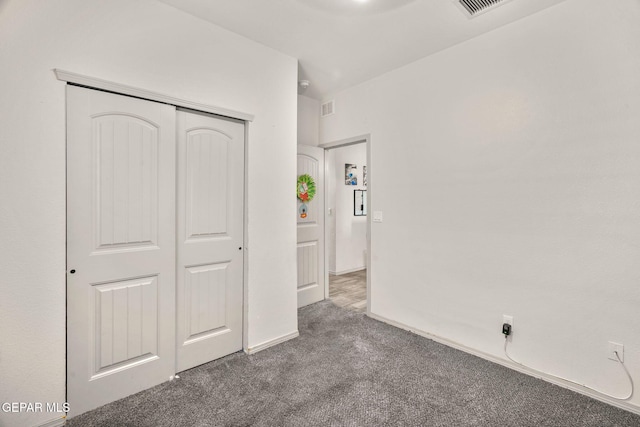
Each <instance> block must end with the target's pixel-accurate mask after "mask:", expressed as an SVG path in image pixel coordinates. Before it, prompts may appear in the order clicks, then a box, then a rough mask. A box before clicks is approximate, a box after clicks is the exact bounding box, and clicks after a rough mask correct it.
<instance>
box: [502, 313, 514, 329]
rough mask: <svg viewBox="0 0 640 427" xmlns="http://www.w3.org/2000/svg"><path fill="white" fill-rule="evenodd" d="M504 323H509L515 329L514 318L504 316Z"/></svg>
mask: <svg viewBox="0 0 640 427" xmlns="http://www.w3.org/2000/svg"><path fill="white" fill-rule="evenodd" d="M502 323H508V324H509V325H511V327H512V328H513V316H509V315H508V314H503V315H502Z"/></svg>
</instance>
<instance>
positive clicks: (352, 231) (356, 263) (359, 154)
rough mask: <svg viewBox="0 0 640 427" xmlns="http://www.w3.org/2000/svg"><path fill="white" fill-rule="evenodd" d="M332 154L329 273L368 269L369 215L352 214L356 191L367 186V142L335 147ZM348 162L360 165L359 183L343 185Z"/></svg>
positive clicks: (330, 151)
mask: <svg viewBox="0 0 640 427" xmlns="http://www.w3.org/2000/svg"><path fill="white" fill-rule="evenodd" d="M329 153H330V155H329V157H328V161H329V162H330V164H329V174H331V175H332V176H331V180H330V188H331V189H330V191H329V194H328V195H329V207H330V208H331V212H332V215H331V216H330V217H329V225H328V226H329V245H330V246H329V272H330V273H332V274H344V273H349V272H351V271H356V270H362V269H363V268H366V260H365V251H366V249H367V217H366V216H354V215H353V190H366V189H367V187H366V186H365V185H364V182H363V176H362V174H363V166H366V165H367V145H366V144H364V143H363V144H356V145H350V146H347V147H340V148H335V149H332V150H329ZM345 163H350V164H355V165H357V166H358V170H357V177H358V185H357V186H356V185H345V184H344V180H345V177H344V165H345Z"/></svg>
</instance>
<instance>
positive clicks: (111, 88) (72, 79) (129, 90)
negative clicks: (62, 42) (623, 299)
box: [53, 68, 254, 122]
mask: <svg viewBox="0 0 640 427" xmlns="http://www.w3.org/2000/svg"><path fill="white" fill-rule="evenodd" d="M53 71H54V73H55V74H56V78H57V79H58V80H60V81H63V82H67V83H71V84H75V85H78V86H84V87H88V88H92V89H100V90H104V91H107V92H113V93H116V94H119V95H128V96H132V97H135V98H141V99H146V100H148V101H156V102H161V103H164V104H170V105H175V106H176V107H183V108H188V109H191V110H198V111H203V112H205V113H211V114H216V115H218V116H223V117H229V118H232V119H239V120H244V121H247V122H252V121H253V119H254V115H253V114H249V113H244V112H242V111H235V110H230V109H228V108H222V107H217V106H215V105H207V104H200V103H197V102H191V101H187V100H186V99H181V98H176V97H173V96H170V95H164V94H162V93H158V92H153V91H150V90H146V89H140V88H137V87H133V86H128V85H123V84H120V83H115V82H112V81H109V80H103V79H99V78H97V77H91V76H85V75H82V74H77V73H72V72H71V71H65V70H61V69H59V68H56V69H54V70H53Z"/></svg>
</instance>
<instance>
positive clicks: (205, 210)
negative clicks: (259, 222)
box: [177, 110, 244, 372]
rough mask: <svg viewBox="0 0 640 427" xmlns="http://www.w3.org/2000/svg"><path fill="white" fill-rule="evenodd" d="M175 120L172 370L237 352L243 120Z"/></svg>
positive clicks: (185, 115)
mask: <svg viewBox="0 0 640 427" xmlns="http://www.w3.org/2000/svg"><path fill="white" fill-rule="evenodd" d="M177 117H178V245H177V248H178V267H177V268H178V270H177V284H178V288H177V289H178V292H177V298H178V305H177V319H178V323H177V334H178V342H177V345H178V352H177V371H178V372H180V371H183V370H185V369H189V368H192V367H194V366H197V365H200V364H202V363H205V362H209V361H211V360H214V359H217V358H219V357H222V356H225V355H227V354H230V353H233V352H235V351H238V350H241V349H242V300H243V286H242V283H243V279H242V277H243V250H242V245H243V225H244V221H243V217H244V209H243V206H244V123H242V122H240V121H237V120H232V119H225V118H221V117H215V116H211V115H208V114H204V113H196V112H189V111H183V110H179V111H178V116H177Z"/></svg>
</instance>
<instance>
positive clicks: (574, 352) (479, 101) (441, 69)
mask: <svg viewBox="0 0 640 427" xmlns="http://www.w3.org/2000/svg"><path fill="white" fill-rule="evenodd" d="M477 19H481V18H477ZM638 22H640V2H638V1H637V0H618V1H616V2H601V1H598V0H568V1H566V2H563V3H561V4H559V5H558V6H555V7H553V8H550V9H547V10H544V11H542V12H540V13H538V14H536V15H533V16H531V17H529V18H526V19H523V20H520V21H518V22H515V23H513V24H510V25H508V26H505V27H503V28H500V29H498V30H495V31H492V32H490V33H487V34H485V35H483V36H481V37H479V38H476V39H474V40H471V41H469V42H466V43H463V44H460V45H457V46H455V47H453V48H451V49H448V50H445V51H442V52H440V53H438V54H435V55H432V56H430V57H428V58H425V59H423V60H420V61H418V62H415V63H413V64H411V65H409V66H406V67H404V68H401V69H398V70H395V71H393V72H390V73H388V74H386V75H384V76H381V77H379V78H376V79H374V80H371V81H369V82H366V83H364V84H362V85H359V86H357V87H354V88H352V89H348V90H346V91H344V92H341V93H338V94H336V95H335V102H336V111H337V112H338V113H336V114H335V115H332V116H329V117H326V118H324V119H323V120H322V123H321V143H325V142H329V141H336V140H340V139H343V138H347V137H349V136H352V135H361V134H365V133H371V146H372V157H371V162H372V164H371V169H372V170H373V171H374V172H375V187H373V194H372V195H371V196H372V201H373V203H374V205H373V207H372V210H379V211H383V213H384V222H383V223H374V224H373V229H372V266H371V267H370V272H371V276H372V279H371V310H372V312H373V313H374V314H376V315H379V316H383V317H385V318H387V319H390V320H393V321H395V322H399V323H401V324H404V325H408V326H410V327H412V328H414V329H417V330H421V331H425V332H428V333H431V334H434V335H437V336H440V337H443V338H445V339H448V340H450V341H453V342H456V343H460V344H462V345H464V346H467V347H469V348H471V349H473V350H474V351H479V352H484V353H486V354H489V355H492V356H495V357H499V358H502V359H504V356H503V351H502V346H503V343H504V338H503V337H502V334H501V333H500V331H501V323H502V315H503V314H510V315H513V316H514V317H515V319H514V321H515V323H514V335H513V342H512V347H511V354H512V356H513V357H514V358H516V359H518V360H520V361H521V362H522V363H524V364H526V365H528V366H531V367H533V368H536V369H538V370H540V371H543V372H546V373H553V374H557V375H562V376H565V377H567V378H569V379H572V380H575V381H578V382H580V383H583V384H587V385H589V386H591V387H594V388H597V389H600V390H602V391H604V392H607V393H611V394H615V395H618V396H623V395H625V394H626V393H628V390H629V384H628V380H627V379H626V376H625V374H624V371H623V370H622V369H621V367H620V366H619V365H618V364H617V363H616V362H613V361H610V360H607V357H606V345H607V342H608V341H615V342H619V343H623V344H624V345H625V364H626V366H627V367H628V369H629V371H630V372H631V374H632V375H633V377H634V379H635V381H636V383H639V382H640V334H639V333H638V331H640V316H638V307H639V306H640V286H639V279H640V263H639V262H638V260H640V245H638V242H639V241H640V221H639V218H640V197H639V195H640V119H639V118H640V78H638V76H640V26H639V25H638ZM400 183H401V184H402V185H399V184H400ZM628 407H629V408H632V409H633V410H639V409H640V394H638V393H636V394H635V395H634V397H633V398H632V400H631V403H630V405H629V406H628Z"/></svg>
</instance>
